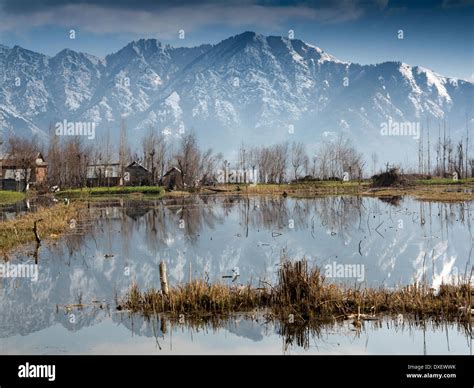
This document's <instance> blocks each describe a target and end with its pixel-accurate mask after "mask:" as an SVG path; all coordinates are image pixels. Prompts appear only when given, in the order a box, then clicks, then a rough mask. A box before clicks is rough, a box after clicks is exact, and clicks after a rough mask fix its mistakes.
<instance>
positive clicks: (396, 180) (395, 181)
mask: <svg viewBox="0 0 474 388" xmlns="http://www.w3.org/2000/svg"><path fill="white" fill-rule="evenodd" d="M404 183H405V180H404V179H403V177H402V175H401V174H400V172H399V170H398V168H391V169H390V170H388V171H386V172H383V173H381V174H376V175H374V176H373V177H372V186H373V187H393V186H401V185H403V184H404Z"/></svg>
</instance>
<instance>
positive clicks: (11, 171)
mask: <svg viewBox="0 0 474 388" xmlns="http://www.w3.org/2000/svg"><path fill="white" fill-rule="evenodd" d="M47 174H48V163H46V161H45V158H44V157H43V154H42V153H41V152H38V154H37V155H36V157H35V159H34V160H32V161H31V166H30V167H29V168H24V162H22V163H20V161H19V160H17V159H15V158H14V157H8V158H3V159H0V190H13V191H25V190H28V189H29V188H30V186H38V185H41V184H44V183H46V178H47ZM25 175H26V176H25ZM25 184H26V187H25Z"/></svg>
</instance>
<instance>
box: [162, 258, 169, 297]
mask: <svg viewBox="0 0 474 388" xmlns="http://www.w3.org/2000/svg"><path fill="white" fill-rule="evenodd" d="M160 282H161V292H162V293H163V295H165V296H168V293H169V290H168V277H167V275H166V264H165V262H164V261H161V262H160Z"/></svg>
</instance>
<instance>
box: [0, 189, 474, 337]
mask: <svg viewBox="0 0 474 388" xmlns="http://www.w3.org/2000/svg"><path fill="white" fill-rule="evenodd" d="M114 201H115V200H114ZM90 212H91V215H94V217H95V218H92V217H91V219H92V221H91V223H92V225H91V226H90V228H88V229H87V231H84V233H71V234H69V235H66V236H64V238H62V239H61V240H60V242H59V243H57V244H56V245H49V246H48V245H44V246H42V247H41V248H40V252H39V263H40V264H39V265H40V267H39V279H38V281H37V282H31V281H29V280H27V279H18V280H11V279H3V280H2V288H1V289H0V308H1V309H2V314H1V316H0V337H8V336H12V335H15V334H21V335H26V334H28V333H31V332H34V331H38V330H41V329H43V328H46V327H49V326H51V325H54V324H56V323H60V324H62V325H63V326H64V327H67V328H68V329H69V330H78V329H80V328H81V327H86V326H88V325H94V324H95V323H97V322H100V321H102V320H103V319H105V317H104V316H103V314H101V312H100V311H98V314H97V315H92V316H91V315H88V314H79V315H78V317H79V319H78V320H77V322H76V323H75V324H70V323H69V320H68V317H67V315H66V314H64V313H61V312H59V313H57V312H56V305H66V304H70V303H77V301H78V300H79V299H81V300H82V301H83V302H84V303H86V304H87V303H91V301H93V300H104V299H105V300H107V302H108V304H109V305H110V306H111V308H112V309H113V308H114V306H115V303H114V298H115V295H119V296H121V295H123V294H124V293H125V292H126V290H127V289H128V287H129V285H130V284H131V282H132V281H136V282H137V284H138V285H139V286H140V287H141V288H148V287H159V284H160V282H159V270H158V263H159V261H160V260H165V261H166V262H167V265H168V273H169V280H170V282H171V283H172V284H177V283H179V282H183V281H187V280H188V278H189V268H190V264H191V270H192V276H193V278H196V277H205V276H206V273H207V274H208V276H209V278H210V281H226V280H225V279H222V276H223V275H228V274H229V273H231V271H232V269H234V268H235V267H239V273H240V278H239V279H238V282H241V283H247V282H248V281H252V282H253V283H255V284H258V279H259V278H260V277H265V278H266V279H267V280H269V281H271V280H274V279H275V274H276V270H277V269H278V264H279V262H280V255H281V252H282V251H283V250H285V249H286V251H287V253H288V255H289V256H290V257H292V258H293V257H294V258H301V257H303V256H306V257H307V258H308V259H309V260H310V262H311V263H312V264H317V265H321V266H322V265H324V264H326V263H331V262H333V261H337V262H341V263H344V262H347V263H351V264H352V263H363V264H364V265H365V268H366V281H367V284H369V285H375V286H379V285H381V284H382V283H383V282H384V281H385V282H386V284H388V283H389V280H390V279H392V284H393V283H397V282H401V283H410V282H412V281H413V280H414V279H422V276H423V274H425V277H426V279H428V281H430V279H432V280H433V282H435V281H436V282H439V281H440V279H441V278H442V277H443V276H446V274H448V275H449V271H450V270H451V269H452V268H454V267H457V268H459V272H460V273H461V272H462V270H463V269H464V268H465V267H466V264H467V263H468V260H469V254H470V250H471V249H472V233H471V229H470V228H471V226H470V224H471V221H472V213H471V211H470V209H469V204H456V205H454V204H429V203H417V202H414V201H411V200H406V199H405V200H403V201H402V202H401V203H400V206H393V205H390V204H385V203H382V202H380V201H378V200H376V199H372V198H365V199H361V198H356V197H328V198H322V199H314V200H296V199H288V198H287V199H284V198H275V197H273V198H265V197H259V198H252V197H251V198H248V199H247V198H245V197H239V198H233V197H224V198H222V197H187V198H175V199H166V200H157V201H151V202H145V201H143V202H142V201H140V202H135V201H124V200H117V201H115V202H108V203H100V202H98V203H91V207H90ZM290 220H292V224H293V228H290V227H289V221H290ZM399 220H402V221H403V228H399V227H398V226H399ZM181 221H183V222H181ZM180 225H183V226H184V227H182V228H181V227H180ZM359 246H360V251H361V253H362V255H360V254H359ZM106 255H107V257H106ZM110 255H111V256H110ZM31 260H32V259H31V257H29V256H25V255H24V254H22V253H17V254H16V257H13V258H12V262H14V261H25V262H29V261H31ZM428 263H429V265H428ZM423 270H424V271H423ZM127 273H128V275H127ZM349 281H352V282H353V281H354V280H353V279H352V280H351V279H349ZM61 314H64V316H61ZM114 319H115V317H114ZM234 329H235V330H237V329H236V328H232V327H229V329H228V330H229V331H232V330H234ZM247 329H248V330H250V331H251V330H253V329H250V328H246V327H245V324H243V326H241V327H240V328H239V330H240V331H241V332H242V333H244V332H245V331H246V330H247ZM250 331H249V332H248V333H247V334H242V335H244V336H246V337H247V338H252V339H254V340H257V338H261V337H259V334H258V332H256V333H253V334H252V333H251V332H250Z"/></svg>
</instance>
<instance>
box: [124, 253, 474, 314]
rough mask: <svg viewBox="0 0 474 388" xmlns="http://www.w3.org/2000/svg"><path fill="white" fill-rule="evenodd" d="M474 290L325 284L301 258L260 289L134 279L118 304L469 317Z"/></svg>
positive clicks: (179, 309) (189, 310)
mask: <svg viewBox="0 0 474 388" xmlns="http://www.w3.org/2000/svg"><path fill="white" fill-rule="evenodd" d="M472 293H473V288H472V285H471V284H470V283H467V282H464V283H462V282H459V284H457V285H442V286H441V287H440V290H439V291H438V292H435V291H434V290H432V289H430V288H429V287H428V286H426V285H417V284H415V285H411V286H406V287H403V288H400V289H397V290H387V289H383V288H380V289H376V288H360V289H353V288H349V287H342V286H339V285H336V284H331V283H327V282H326V280H325V278H324V276H323V275H322V274H321V273H320V270H319V268H317V267H316V268H313V269H309V268H308V264H307V262H306V261H305V260H303V261H296V262H291V261H285V262H283V264H282V267H281V269H280V271H279V278H278V282H277V284H275V285H274V286H272V285H269V284H267V285H265V287H261V288H252V287H250V286H241V287H236V286H228V285H224V284H207V283H206V282H204V281H202V280H196V281H193V282H191V283H188V284H185V285H181V286H177V287H173V288H170V290H169V295H168V296H164V295H163V294H162V293H161V291H159V290H156V289H150V290H148V291H145V292H141V291H140V290H139V288H138V287H137V285H136V284H133V285H132V287H131V288H130V290H129V292H128V293H127V295H125V297H124V299H123V300H122V302H121V304H120V305H119V307H118V308H119V309H126V310H130V311H131V312H134V313H141V314H143V315H145V316H151V315H154V314H158V313H172V314H181V313H184V314H189V315H192V316H200V315H201V316H203V315H204V316H205V315H209V314H214V315H216V314H217V315H219V314H230V313H237V312H245V311H250V310H253V309H269V310H270V311H271V312H272V313H273V314H275V316H277V317H281V318H284V317H287V316H288V315H289V314H293V315H294V316H295V318H299V319H300V320H302V321H307V320H312V319H322V320H324V319H333V318H338V317H339V318H347V317H350V318H352V317H356V319H362V318H367V317H373V316H375V315H376V314H408V315H412V316H415V317H421V318H428V317H431V318H436V317H438V318H443V319H458V318H459V319H461V320H462V319H464V320H467V319H470V311H471V306H472ZM468 312H469V313H468Z"/></svg>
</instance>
